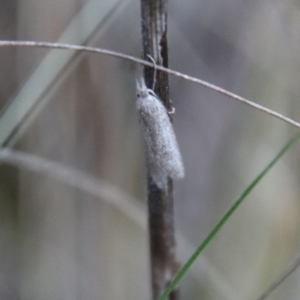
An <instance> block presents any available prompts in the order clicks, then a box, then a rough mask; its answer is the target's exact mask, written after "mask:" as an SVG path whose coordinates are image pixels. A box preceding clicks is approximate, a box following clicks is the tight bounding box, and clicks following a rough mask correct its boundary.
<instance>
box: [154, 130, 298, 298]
mask: <svg viewBox="0 0 300 300" xmlns="http://www.w3.org/2000/svg"><path fill="white" fill-rule="evenodd" d="M299 138H300V133H297V134H296V135H295V136H294V137H293V138H292V139H291V140H290V141H289V142H288V143H287V144H286V145H285V146H284V147H283V148H282V149H281V150H280V151H279V153H278V154H277V155H276V156H275V158H274V159H273V160H272V161H271V162H270V163H269V164H268V165H267V166H266V167H265V168H264V169H263V171H262V172H261V173H260V174H259V175H258V176H257V177H256V178H255V179H254V180H253V181H252V182H251V184H250V185H249V186H248V187H247V188H246V189H245V190H244V192H243V193H242V194H241V195H240V197H239V198H238V199H237V200H236V201H235V202H234V204H233V205H232V206H231V207H230V208H229V209H228V211H227V212H226V213H225V215H224V216H223V217H222V218H221V220H220V221H219V222H218V223H217V225H216V226H215V227H214V228H213V230H212V231H211V232H210V233H209V234H208V236H207V237H206V238H205V239H204V240H203V241H202V243H201V244H200V245H199V247H198V248H197V249H196V251H195V252H194V253H193V254H192V256H191V257H190V258H189V260H188V261H187V262H186V263H185V264H184V265H183V267H182V268H181V269H180V270H179V272H178V274H177V275H176V276H175V277H174V279H173V280H172V281H171V283H170V284H169V286H168V287H167V288H166V290H165V291H164V293H163V294H162V295H161V296H160V298H159V300H165V299H167V297H168V296H169V294H170V293H171V292H172V290H173V289H174V288H175V286H176V285H177V284H178V282H179V281H180V280H181V278H182V277H183V276H184V275H185V273H186V272H187V271H188V269H189V268H190V267H191V265H192V264H193V263H194V261H195V260H196V259H197V257H198V256H199V254H200V253H201V252H202V251H203V250H204V248H205V247H206V246H207V245H208V244H209V242H210V241H211V240H212V239H213V237H214V236H215V235H216V234H217V233H218V232H219V230H220V229H221V228H222V226H223V225H224V224H225V223H226V222H227V220H228V219H229V218H230V216H231V215H232V214H233V213H234V211H235V210H236V209H237V208H238V207H239V205H240V204H241V203H242V202H243V201H244V199H245V198H246V196H248V194H249V193H250V192H251V191H252V190H253V188H254V187H255V186H256V185H257V184H258V183H259V182H260V180H261V179H262V178H263V177H264V176H265V175H266V174H267V173H268V171H269V170H270V169H271V168H272V167H273V166H274V165H275V164H276V163H277V162H278V160H279V159H280V158H281V157H282V156H283V154H285V152H287V150H289V149H290V148H291V147H292V146H293V145H294V144H295V142H296V141H297V140H298V139H299Z"/></svg>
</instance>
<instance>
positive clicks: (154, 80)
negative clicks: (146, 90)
mask: <svg viewBox="0 0 300 300" xmlns="http://www.w3.org/2000/svg"><path fill="white" fill-rule="evenodd" d="M147 56H148V58H149V59H150V60H151V62H152V63H153V69H154V74H153V84H152V91H154V89H155V84H156V62H155V60H154V58H153V57H152V56H151V55H149V54H147Z"/></svg>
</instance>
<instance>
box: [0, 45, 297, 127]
mask: <svg viewBox="0 0 300 300" xmlns="http://www.w3.org/2000/svg"><path fill="white" fill-rule="evenodd" d="M0 47H40V48H52V49H68V50H76V51H87V52H92V53H98V54H106V55H110V56H114V57H119V58H122V59H126V60H129V61H132V62H135V63H139V64H142V65H144V66H148V67H154V66H153V63H151V62H148V61H145V60H143V59H140V58H136V57H134V56H131V55H126V54H123V53H120V52H116V51H111V50H107V49H102V48H96V47H89V46H78V45H70V44H63V43H50V42H36V41H4V40H0ZM156 70H160V71H163V72H167V73H169V74H171V75H174V76H177V77H180V78H183V79H185V80H188V81H191V82H194V83H197V84H199V85H202V86H204V87H207V88H209V89H211V90H214V91H215V92H218V93H220V94H222V95H225V96H227V97H229V98H231V99H234V100H237V101H239V102H242V103H244V104H247V105H249V106H251V107H253V108H256V109H258V110H260V111H262V112H264V113H266V114H268V115H271V116H273V117H275V118H277V119H280V120H282V121H284V122H286V123H288V124H290V125H293V126H295V127H298V128H300V123H299V122H296V121H295V120H293V119H291V118H288V117H286V116H284V115H282V114H280V113H278V112H276V111H274V110H272V109H269V108H267V107H264V106H262V105H260V104H257V103H255V102H253V101H250V100H248V99H246V98H243V97H241V96H238V95H236V94H234V93H232V92H229V91H227V90H225V89H223V88H221V87H218V86H216V85H214V84H211V83H209V82H207V81H204V80H201V79H199V78H196V77H192V76H189V75H186V74H183V73H180V72H177V71H174V70H171V69H168V68H164V67H162V66H158V65H156Z"/></svg>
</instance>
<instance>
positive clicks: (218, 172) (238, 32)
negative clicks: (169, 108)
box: [0, 0, 300, 300]
mask: <svg viewBox="0 0 300 300" xmlns="http://www.w3.org/2000/svg"><path fill="white" fill-rule="evenodd" d="M92 2H93V4H91V5H95V6H96V5H102V4H108V5H109V4H110V3H111V2H109V1H100V2H99V1H92ZM92 2H88V1H85V0H78V1H73V0H66V1H58V0H55V1H51V2H49V1H45V0H44V1H40V0H29V1H24V2H16V1H2V2H1V3H0V16H1V18H0V35H1V38H3V39H14V40H15V39H18V40H25V39H30V40H44V41H54V40H57V39H58V38H59V37H60V36H61V35H62V33H63V32H64V30H65V28H66V27H67V25H68V24H70V23H71V22H72V21H74V20H75V16H76V15H77V13H79V11H80V10H81V8H83V7H84V5H85V4H87V3H92ZM169 9H170V13H169V33H170V34H169V47H170V66H171V67H172V68H173V69H176V70H180V71H183V72H186V73H187V74H190V75H193V76H197V77H200V78H203V79H205V80H208V81H210V82H212V83H215V84H218V85H220V86H222V87H224V88H226V89H228V90H232V91H233V92H235V93H238V94H240V95H242V96H244V97H246V98H250V99H253V100H255V101H257V102H258V103H261V104H264V105H266V106H268V107H271V108H273V109H274V110H277V111H279V112H281V113H283V114H286V115H288V116H290V117H292V118H294V119H295V120H299V115H300V114H299V111H300V108H299V101H298V95H299V83H298V78H299V72H300V63H299V57H298V53H299V50H300V49H299V45H300V43H299V34H298V33H299V29H300V28H299V27H300V23H299V16H300V11H299V5H298V4H297V3H295V2H293V1H286V2H274V1H265V0H264V1H258V0H255V1H237V0H226V1H221V0H213V1H210V2H201V3H200V2H199V1H194V0H188V1H186V2H185V5H184V6H183V5H182V1H176V0H174V1H170V2H169ZM101 13H104V10H101V9H100V8H99V10H96V9H95V10H94V11H93V15H94V16H96V18H98V16H100V15H101ZM88 18H89V17H88ZM99 20H100V19H99ZM89 21H92V15H91V20H89ZM84 23H85V22H82V23H81V24H80V25H79V28H78V29H77V30H76V34H78V36H80V35H81V33H82V32H84V30H85V26H84ZM106 24H107V25H106V26H105V27H104V28H105V30H102V27H101V26H100V27H99V29H96V32H95V35H94V38H93V39H92V40H91V41H90V43H92V44H94V45H96V46H100V47H103V48H109V49H113V50H117V51H120V52H124V53H128V54H132V55H135V56H139V54H140V41H141V38H140V11H139V4H138V2H137V1H131V2H128V5H125V6H120V9H117V14H116V15H114V16H111V15H109V18H108V20H107V23H106ZM98 32H99V34H98ZM46 53H48V52H47V51H46V50H40V49H38V50H36V49H10V50H8V49H6V50H4V49H0V67H1V74H0V82H1V83H2V85H1V91H0V97H1V99H0V101H1V107H3V106H4V105H5V104H6V103H8V102H10V101H11V100H10V99H15V96H16V95H17V94H18V93H19V92H20V91H21V90H22V87H23V86H24V85H26V82H28V80H29V79H30V76H31V74H33V73H34V72H35V70H36V68H37V67H38V65H39V64H40V62H41V61H42V60H43V59H44V58H45V57H46V56H47V54H46ZM52 53H54V52H52ZM57 55H60V54H59V53H58V52H57ZM60 67H61V66H60V65H59V63H58V62H53V64H52V65H51V68H57V69H59V68H60ZM46 74H47V72H46ZM58 77H59V76H57V77H55V76H54V80H58ZM134 77H135V75H134V66H133V65H132V64H131V63H128V62H120V61H116V60H115V59H113V58H107V57H95V56H93V57H92V56H81V60H80V62H78V64H75V63H74V68H73V69H72V68H71V69H70V73H69V75H68V77H67V78H66V79H65V81H64V82H61V83H59V84H58V86H57V89H55V90H54V89H53V91H52V92H51V93H48V90H47V95H45V99H44V96H42V97H41V101H45V102H47V103H46V105H45V106H44V107H43V108H42V109H41V110H40V111H39V113H38V114H36V115H35V117H34V119H33V120H32V122H31V123H30V125H29V126H28V127H22V126H21V131H20V132H22V129H24V130H23V132H22V134H20V135H19V136H16V139H15V141H14V142H13V143H12V144H14V148H15V149H19V150H22V151H24V152H30V153H33V154H37V155H39V156H41V157H45V158H48V159H52V160H53V161H56V162H57V163H64V164H66V165H68V166H71V167H74V168H76V169H78V170H81V171H85V172H86V173H89V174H90V176H96V177H99V178H101V179H104V180H107V181H109V182H110V183H112V184H115V185H116V186H118V187H119V188H121V189H124V190H125V191H126V192H128V193H130V194H132V195H134V196H135V197H136V198H138V199H144V198H145V179H144V177H145V176H144V170H143V148H142V144H141V139H140V136H139V128H138V123H137V118H136V114H135V108H134V102H135V92H134ZM38 79H40V78H38ZM39 88H40V85H39V81H38V82H37V83H36V84H34V85H32V86H31V89H32V91H31V90H29V98H28V99H29V100H27V99H26V98H23V97H21V98H20V103H21V106H20V107H19V106H16V111H17V110H18V109H22V105H23V104H24V102H26V101H32V100H34V97H32V99H31V96H33V95H34V92H35V91H36V90H38V89H39ZM170 93H171V99H172V100H173V103H174V106H175V107H176V115H175V117H174V126H175V130H176V133H177V136H178V140H179V145H180V148H181V150H182V153H183V159H184V163H185V168H186V178H185V180H184V181H182V182H177V183H176V186H175V201H176V203H175V204H176V206H175V210H176V218H175V224H176V226H177V229H178V230H179V231H181V232H182V233H183V234H184V238H185V239H184V240H183V241H182V239H181V240H179V243H180V245H179V246H180V248H184V246H185V244H186V243H187V242H186V241H190V242H191V244H196V242H197V241H199V240H202V239H203V237H204V236H205V234H206V232H208V230H209V229H210V228H212V226H213V225H214V224H215V223H216V220H218V219H219V216H220V215H221V213H222V212H223V211H224V210H225V208H227V207H228V206H229V203H230V201H231V199H232V198H233V197H234V196H235V195H236V194H239V193H240V192H241V187H243V186H245V185H246V184H247V183H248V182H250V180H251V179H252V178H253V177H254V176H255V174H257V173H258V172H259V170H260V168H261V165H263V164H266V162H267V161H268V160H269V159H270V157H272V156H274V155H275V152H274V151H275V150H274V149H278V147H280V145H282V144H283V143H284V141H286V139H287V136H290V135H291V134H293V132H294V131H293V129H292V128H290V127H289V126H288V125H286V124H282V123H281V122H280V121H278V120H274V119H272V118H271V117H268V116H265V115H263V114H261V113H259V112H256V111H254V110H252V109H250V108H246V107H244V106H242V105H239V104H237V103H235V102H233V101H231V100H229V99H225V98H223V97H222V96H220V95H216V94H215V93H212V92H210V91H208V90H205V89H202V88H201V87H198V86H195V85H192V84H190V83H188V82H185V81H183V80H181V79H178V78H173V77H172V78H171V89H170ZM2 113H3V111H2ZM13 120H17V113H16V115H14V114H11V116H10V117H9V122H12V121H13ZM6 125H7V123H6V122H5V124H4V125H3V123H1V126H0V130H1V131H2V130H3V128H4V127H5V126H6ZM3 126H4V127H3ZM25 128H26V130H25ZM250 158H251V159H250ZM278 166H279V167H278V168H276V169H274V170H272V171H271V172H270V173H269V176H268V177H266V178H265V180H264V184H263V185H259V186H258V187H257V188H256V189H255V191H253V193H252V194H251V195H249V197H250V198H251V199H249V200H250V201H247V202H246V203H244V205H243V206H242V207H240V209H239V211H238V212H237V213H236V214H234V215H233V216H232V218H231V222H229V223H228V224H227V225H226V226H225V227H224V228H223V230H222V232H221V234H219V235H218V236H217V237H216V238H215V240H214V243H213V244H212V245H211V246H210V248H209V250H208V251H204V255H205V257H206V258H207V259H208V262H209V264H210V266H211V267H212V268H211V269H215V270H216V272H215V273H214V272H211V273H210V275H209V276H207V273H209V272H210V271H209V270H207V269H205V267H204V266H203V264H202V265H201V264H199V267H200V269H201V268H202V269H203V272H199V269H198V268H194V267H192V269H193V271H194V274H195V273H197V274H198V278H197V279H196V280H195V279H193V278H192V277H191V276H189V275H187V277H185V278H184V279H183V281H182V284H181V287H182V290H183V291H184V294H183V295H184V297H185V298H188V299H190V300H193V299H199V295H201V296H203V297H202V299H218V298H220V297H225V296H224V295H222V293H223V290H222V289H218V287H217V286H216V285H219V286H221V285H222V280H224V278H225V281H224V282H225V284H224V285H225V287H228V286H229V287H230V288H229V289H227V290H229V292H228V293H227V294H226V295H229V296H228V299H230V293H231V292H232V293H233V294H234V293H235V294H236V295H238V299H242V298H245V299H252V298H254V297H255V296H256V295H257V292H258V291H261V290H262V289H263V288H264V287H265V286H266V284H267V283H268V282H269V281H270V278H273V277H274V275H275V274H276V273H277V271H278V270H279V269H281V266H283V265H284V264H285V262H286V261H288V260H289V258H290V257H292V256H293V253H295V252H298V249H299V239H298V236H299V213H300V207H299V201H298V200H299V193H300V190H299V184H298V181H299V176H300V173H299V167H298V166H299V146H298V145H297V146H295V148H294V149H293V150H292V151H290V152H289V154H288V155H287V156H286V157H285V158H283V159H282V160H281V161H280V162H279V163H278ZM0 176H1V184H0V193H1V200H0V205H1V220H0V235H1V239H0V265H1V268H0V295H1V298H3V299H33V298H35V299H46V300H47V299H53V298H58V299H72V300H74V299H82V298H84V299H87V300H89V299H95V298H99V297H100V298H101V299H135V298H143V299H145V298H146V299H150V296H149V290H148V288H149V286H148V271H147V270H148V265H147V264H148V261H147V238H146V235H145V232H144V231H143V230H141V228H139V227H138V226H136V225H134V224H132V223H131V222H130V221H129V220H128V219H127V218H125V217H124V216H122V215H121V214H120V213H118V212H116V211H114V210H112V209H109V208H107V206H105V205H103V203H101V202H100V201H98V199H96V198H94V197H92V196H87V195H86V194H85V193H83V192H80V191H78V190H77V189H76V188H70V187H66V186H64V185H63V184H60V183H58V182H54V181H53V180H52V179H49V178H46V177H44V176H41V175H34V174H32V173H31V172H28V171H25V170H16V169H14V168H12V167H9V166H4V165H1V167H0ZM141 201H142V200H141ZM183 257H185V259H187V253H186V252H185V251H183ZM197 263H198V262H197ZM128 274H130V276H128ZM214 274H215V275H214ZM298 277H299V275H297V274H295V275H294V277H293V278H291V279H289V280H288V282H287V283H286V284H285V285H284V286H282V287H280V288H279V289H278V291H277V292H276V293H275V294H274V295H272V296H271V297H270V299H273V300H275V299H283V298H284V299H287V298H289V299H298V292H297V291H298V283H297V282H298V279H299V278H298ZM216 278H221V281H219V283H218V281H217V280H215V279H216ZM225 290H226V288H225ZM145 291H146V292H145ZM231 298H232V299H233V298H234V296H232V297H231Z"/></svg>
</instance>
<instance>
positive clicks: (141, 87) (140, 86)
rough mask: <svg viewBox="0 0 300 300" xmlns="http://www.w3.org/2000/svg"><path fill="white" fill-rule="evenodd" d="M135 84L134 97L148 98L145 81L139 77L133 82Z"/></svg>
mask: <svg viewBox="0 0 300 300" xmlns="http://www.w3.org/2000/svg"><path fill="white" fill-rule="evenodd" d="M135 83H136V95H137V97H138V98H144V97H147V96H148V89H147V86H146V84H145V80H144V78H143V77H140V78H138V79H136V80H135Z"/></svg>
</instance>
